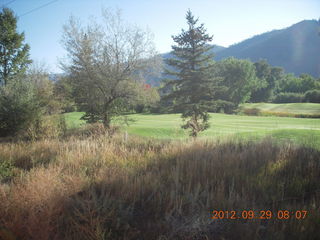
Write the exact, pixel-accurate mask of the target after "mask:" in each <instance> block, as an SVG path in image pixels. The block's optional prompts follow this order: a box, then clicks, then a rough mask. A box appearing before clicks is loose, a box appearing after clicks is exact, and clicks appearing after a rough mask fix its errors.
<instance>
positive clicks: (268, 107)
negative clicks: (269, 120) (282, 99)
mask: <svg viewBox="0 0 320 240" xmlns="http://www.w3.org/2000/svg"><path fill="white" fill-rule="evenodd" d="M240 107H242V108H243V109H246V108H258V109H260V110H261V111H268V112H283V113H293V114H320V104H318V103H285V104H275V103H246V104H242V105H241V106H240Z"/></svg>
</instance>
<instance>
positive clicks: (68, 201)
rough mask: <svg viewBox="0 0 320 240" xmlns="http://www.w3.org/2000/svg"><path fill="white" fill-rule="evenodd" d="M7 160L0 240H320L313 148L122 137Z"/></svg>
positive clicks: (3, 152)
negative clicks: (229, 215)
mask: <svg viewBox="0 0 320 240" xmlns="http://www.w3.org/2000/svg"><path fill="white" fill-rule="evenodd" d="M0 159H2V161H0V176H1V177H2V179H0V180H1V181H0V216H1V217H0V239H8V240H9V239H21V240H30V239H41V240H50V239H60V240H73V239H74V240H82V239H83V240H87V239H91V240H102V239H115V240H120V239H121V240H123V239H127V240H137V239H141V240H147V239H148V240H149V239H152V240H195V239H198V240H207V239H217V240H223V239H230V240H233V239H234V240H248V239H274V240H286V239H302V240H307V239H320V232H319V227H320V205H319V203H320V195H319V177H320V175H319V174H320V152H319V151H317V150H314V149H311V148H305V147H301V146H300V147H297V146H294V145H292V144H284V145H281V144H280V145H279V144H274V142H273V141H270V139H266V140H263V141H241V142H235V141H234V140H232V141H219V142H216V141H207V140H202V139H198V140H196V141H192V140H190V141H163V140H150V139H143V138H138V137H130V138H129V140H128V141H124V140H123V138H122V137H121V134H120V135H115V136H114V137H113V138H112V139H110V138H107V137H106V136H104V135H100V136H99V135H94V136H91V137H87V138H85V139H81V138H70V139H44V140H40V141H30V142H16V143H2V144H0ZM213 210H215V211H236V213H237V214H236V215H237V216H238V219H236V220H233V219H234V218H233V219H226V218H224V217H221V216H220V218H219V217H217V216H216V214H214V212H213ZM244 210H251V211H254V212H255V217H253V216H252V215H251V217H250V216H249V217H248V218H247V216H246V215H243V213H244ZM267 210H269V211H271V213H272V216H271V215H270V218H264V219H255V218H258V217H259V216H260V217H263V215H262V212H263V211H267ZM302 210H303V211H306V215H304V216H305V217H303V219H302V216H301V214H300V215H296V212H298V213H299V212H300V213H301V211H302ZM284 211H288V212H289V211H290V219H289V218H284V216H283V215H279V213H284ZM211 217H215V219H211Z"/></svg>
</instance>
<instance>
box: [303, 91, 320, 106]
mask: <svg viewBox="0 0 320 240" xmlns="http://www.w3.org/2000/svg"><path fill="white" fill-rule="evenodd" d="M304 101H305V102H311V103H320V90H310V91H307V92H306V93H305V94H304Z"/></svg>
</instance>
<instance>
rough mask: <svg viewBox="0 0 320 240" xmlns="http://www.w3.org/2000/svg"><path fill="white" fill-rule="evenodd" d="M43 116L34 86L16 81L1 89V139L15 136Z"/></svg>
mask: <svg viewBox="0 0 320 240" xmlns="http://www.w3.org/2000/svg"><path fill="white" fill-rule="evenodd" d="M41 115H42V110H41V107H40V105H39V102H38V100H37V96H36V95H35V91H34V89H33V86H32V84H30V83H29V82H26V81H22V80H16V81H11V82H10V83H8V84H7V85H6V86H2V87H0V137H7V136H12V135H15V134H16V133H17V132H19V131H20V130H22V129H26V128H27V127H29V126H30V125H31V124H33V123H34V122H36V121H37V120H39V118H40V117H41Z"/></svg>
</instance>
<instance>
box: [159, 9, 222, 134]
mask: <svg viewBox="0 0 320 240" xmlns="http://www.w3.org/2000/svg"><path fill="white" fill-rule="evenodd" d="M186 19H187V23H188V27H189V28H188V30H183V29H182V33H181V34H179V35H177V36H172V38H173V40H174V42H175V43H176V45H174V46H172V49H173V51H172V54H173V56H174V57H173V58H169V59H167V60H166V63H167V64H168V65H169V67H170V69H172V70H168V69H166V74H167V75H171V77H173V78H174V80H167V81H166V87H168V88H171V89H172V91H170V93H169V94H168V95H166V96H165V97H164V99H166V100H171V101H172V102H173V107H174V111H177V112H181V113H182V118H183V120H184V122H185V124H184V125H182V128H184V129H190V130H191V132H190V136H193V137H196V136H197V135H198V133H199V132H200V131H203V130H205V129H207V128H208V127H209V123H208V119H209V114H208V110H209V109H210V108H212V106H213V105H214V96H215V92H216V90H217V87H216V85H217V84H216V80H217V79H214V77H213V68H214V63H213V60H212V58H213V54H212V52H211V51H210V50H211V49H212V48H213V46H210V45H209V44H208V43H209V42H211V41H212V38H213V36H209V35H208V34H207V33H206V29H205V28H204V25H203V24H200V25H199V26H197V22H198V19H195V17H194V16H193V15H192V13H191V11H190V10H188V12H187V14H186Z"/></svg>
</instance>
